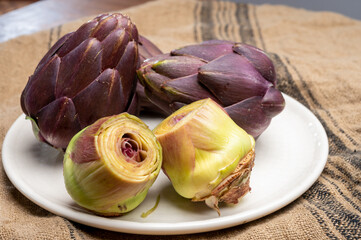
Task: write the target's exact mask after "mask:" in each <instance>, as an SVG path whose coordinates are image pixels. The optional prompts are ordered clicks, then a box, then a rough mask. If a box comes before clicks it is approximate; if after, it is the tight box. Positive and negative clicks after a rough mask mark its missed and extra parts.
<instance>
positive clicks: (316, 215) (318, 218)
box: [305, 205, 338, 240]
mask: <svg viewBox="0 0 361 240" xmlns="http://www.w3.org/2000/svg"><path fill="white" fill-rule="evenodd" d="M305 207H306V209H307V210H308V211H310V213H311V214H312V215H313V216H314V218H315V219H316V221H317V222H318V224H320V226H321V228H322V230H323V231H324V233H325V234H326V236H327V237H329V238H330V239H334V240H337V239H338V238H337V237H336V236H335V234H334V233H333V232H332V231H331V229H330V228H329V227H328V225H327V223H326V222H325V220H324V219H323V218H322V217H321V216H320V214H319V212H318V211H317V209H314V207H312V206H309V205H305Z"/></svg>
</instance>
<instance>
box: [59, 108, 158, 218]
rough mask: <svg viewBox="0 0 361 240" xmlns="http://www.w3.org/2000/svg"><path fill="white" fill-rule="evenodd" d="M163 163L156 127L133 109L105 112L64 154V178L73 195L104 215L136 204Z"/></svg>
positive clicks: (143, 195)
mask: <svg viewBox="0 0 361 240" xmlns="http://www.w3.org/2000/svg"><path fill="white" fill-rule="evenodd" d="M161 164H162V150H161V146H160V144H159V142H158V141H157V139H156V137H155V135H154V134H153V133H152V131H151V130H150V129H149V128H148V127H147V126H146V125H145V124H144V123H143V122H142V121H141V120H140V119H139V118H137V117H135V116H133V115H130V114H128V113H122V114H119V115H115V116H109V117H104V118H101V119H99V120H98V121H96V122H95V123H94V124H92V125H90V126H88V127H86V128H85V129H83V130H82V131H80V132H79V133H78V134H76V135H75V136H74V137H73V138H72V140H71V141H70V143H69V145H68V147H67V149H66V153H65V155H64V169H63V174H64V181H65V186H66V189H67V191H68V193H69V195H70V196H71V197H72V198H73V200H74V201H75V202H76V203H78V204H79V205H80V206H82V207H84V208H86V209H89V210H91V211H93V212H95V213H97V214H99V215H103V216H118V215H121V214H123V213H126V212H129V211H131V210H133V209H134V208H136V207H137V206H138V205H139V204H140V203H141V202H142V201H143V200H144V198H145V196H146V195H147V192H148V189H149V188H150V187H151V186H152V184H153V183H154V181H155V179H156V178H157V176H158V174H159V172H160V169H161Z"/></svg>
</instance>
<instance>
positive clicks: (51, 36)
mask: <svg viewBox="0 0 361 240" xmlns="http://www.w3.org/2000/svg"><path fill="white" fill-rule="evenodd" d="M53 34H54V28H50V29H49V39H48V50H50V48H51V47H52V46H53Z"/></svg>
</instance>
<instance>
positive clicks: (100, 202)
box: [63, 114, 162, 216]
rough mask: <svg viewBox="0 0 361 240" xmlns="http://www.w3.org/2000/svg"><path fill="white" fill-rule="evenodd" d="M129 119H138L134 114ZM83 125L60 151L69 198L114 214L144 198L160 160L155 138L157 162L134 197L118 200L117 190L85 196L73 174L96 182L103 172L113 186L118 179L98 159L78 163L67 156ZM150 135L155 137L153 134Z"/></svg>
mask: <svg viewBox="0 0 361 240" xmlns="http://www.w3.org/2000/svg"><path fill="white" fill-rule="evenodd" d="M127 115H128V114H127ZM131 118H133V116H131ZM133 120H136V121H138V120H139V121H141V120H140V119H138V118H136V119H133ZM86 129H87V128H84V129H83V130H81V131H80V132H78V133H77V134H76V135H75V136H74V137H73V138H72V139H71V141H70V143H69V145H68V148H67V150H66V153H65V155H64V162H63V165H64V171H63V175H64V182H65V187H66V189H67V191H68V193H69V195H70V196H71V197H72V198H73V200H74V201H75V202H76V203H77V204H79V205H80V206H82V207H84V208H86V209H89V210H91V211H93V212H95V213H97V214H99V215H104V216H118V215H121V214H123V213H126V212H129V211H131V210H133V209H134V208H136V207H137V206H138V205H139V204H140V203H141V202H142V201H143V200H144V199H145V197H146V195H147V193H148V190H149V188H150V187H151V186H152V184H153V183H154V181H155V179H156V178H157V176H158V174H159V172H160V169H161V162H162V151H161V146H160V144H159V142H158V141H156V142H155V143H156V145H157V146H158V149H157V150H155V151H158V154H157V157H159V158H160V161H159V166H158V167H157V169H156V171H154V172H152V173H150V174H149V178H148V179H147V182H146V183H145V184H144V185H143V187H142V191H139V192H138V193H137V194H136V195H135V196H134V197H130V198H127V199H124V200H120V201H118V200H117V199H118V198H121V197H122V196H121V195H122V194H121V193H120V194H119V193H115V194H114V193H113V194H109V197H107V198H104V193H103V194H102V196H100V197H99V199H94V194H93V197H89V194H88V192H87V190H86V189H84V186H82V183H79V180H77V179H76V177H75V176H78V179H79V178H80V179H82V180H83V181H88V182H92V183H93V182H95V183H97V179H99V178H102V177H104V176H107V177H106V179H107V181H109V182H108V183H110V184H113V185H114V186H116V184H117V181H119V179H118V178H117V177H116V176H115V175H114V174H112V171H110V170H109V169H108V168H107V167H104V166H103V162H102V161H91V162H86V163H81V164H78V163H74V162H73V160H72V159H71V157H70V156H71V153H72V152H73V150H74V148H75V147H76V142H77V140H78V139H79V137H80V136H81V135H82V134H83V133H84V131H85V130H86ZM149 131H150V130H149ZM154 139H155V140H156V138H155V137H154ZM79 176H82V177H79ZM122 184H124V183H122ZM108 185H109V184H108ZM108 185H107V186H108ZM107 186H104V188H106V187H107ZM97 187H99V186H97ZM102 187H103V186H100V187H99V189H102ZM111 189H114V188H111ZM115 196H116V197H115Z"/></svg>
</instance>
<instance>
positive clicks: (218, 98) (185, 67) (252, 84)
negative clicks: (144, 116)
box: [137, 40, 285, 137]
mask: <svg viewBox="0 0 361 240" xmlns="http://www.w3.org/2000/svg"><path fill="white" fill-rule="evenodd" d="M137 73H138V77H139V79H140V81H141V83H142V85H143V86H144V88H145V94H146V96H147V97H148V98H149V99H150V101H151V102H152V103H153V104H155V105H157V106H158V107H159V108H161V109H162V110H163V111H165V112H167V113H168V114H171V113H172V112H174V111H175V110H177V109H179V108H181V107H182V106H184V105H187V104H190V103H192V102H194V101H197V100H200V99H205V98H211V99H213V100H214V101H215V102H217V103H218V104H220V105H221V106H222V107H223V108H224V109H225V110H226V111H227V113H228V114H229V116H230V117H231V118H232V119H233V120H234V121H235V122H236V123H237V124H238V125H239V126H240V127H241V128H242V129H244V130H245V131H246V132H248V133H249V134H251V135H252V136H254V137H258V136H259V135H260V134H261V133H262V132H263V131H264V130H265V129H266V128H267V127H268V126H269V124H270V121H271V119H272V118H273V117H274V116H276V115H277V114H279V113H280V112H281V111H282V110H283V108H284V105H285V101H284V98H283V96H282V94H281V92H280V91H278V90H277V89H276V84H277V79H276V74H275V68H274V65H273V63H272V61H271V60H270V58H269V57H268V56H267V54H266V53H265V52H264V51H262V50H261V49H258V48H256V47H254V46H251V45H247V44H242V43H236V42H230V41H222V40H211V41H206V42H203V43H200V44H196V45H190V46H185V47H183V48H179V49H176V50H173V51H171V52H170V53H169V54H162V55H158V56H155V57H153V58H151V59H148V60H147V61H145V62H144V63H143V64H142V66H141V68H140V69H138V71H137Z"/></svg>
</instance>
